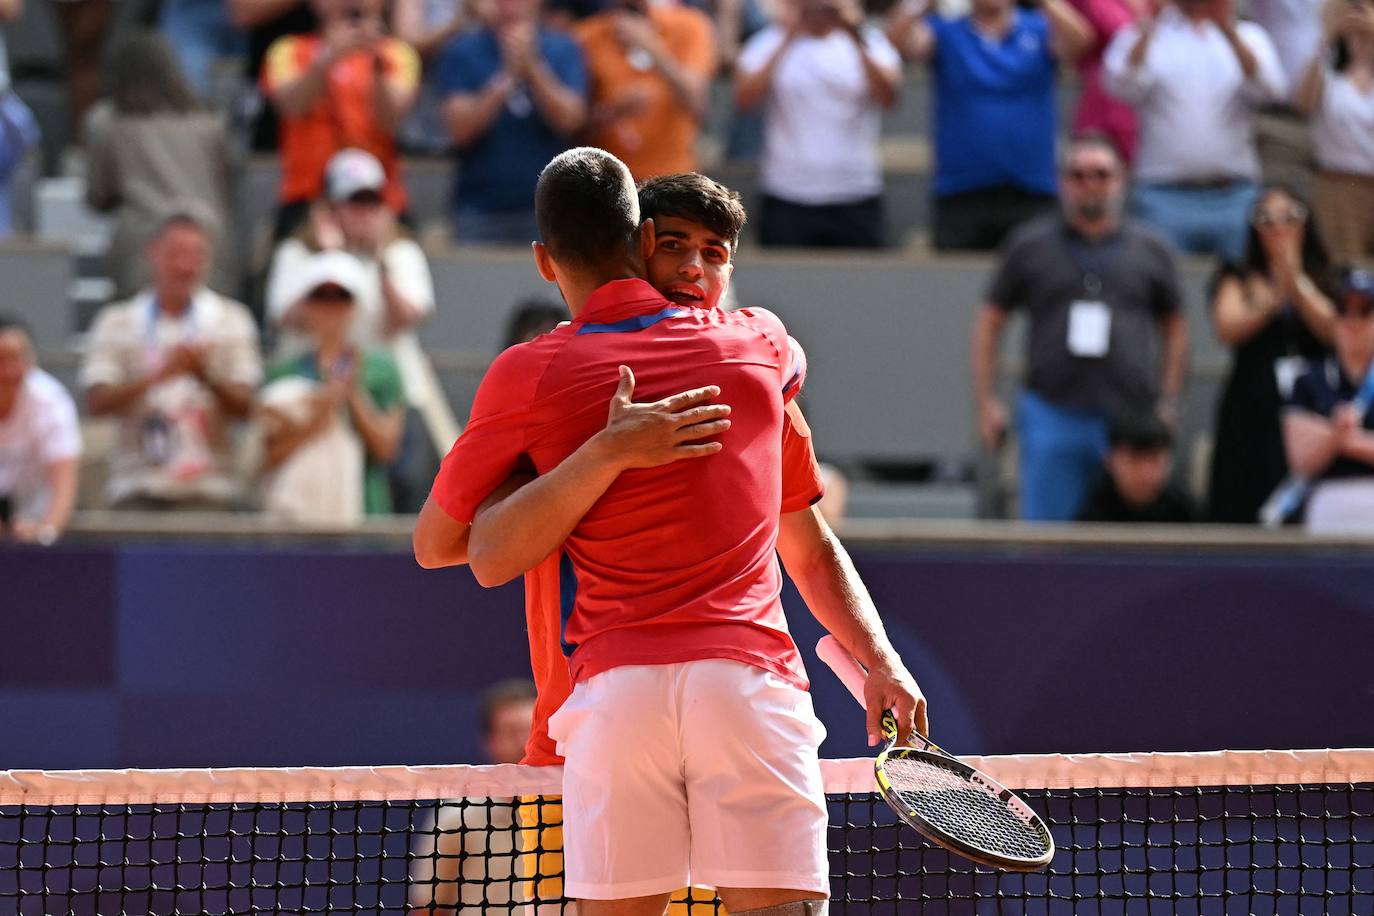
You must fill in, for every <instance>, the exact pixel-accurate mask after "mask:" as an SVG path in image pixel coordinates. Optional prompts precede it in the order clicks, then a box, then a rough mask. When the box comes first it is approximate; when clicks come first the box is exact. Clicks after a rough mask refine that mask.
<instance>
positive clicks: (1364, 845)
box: [0, 751, 1374, 916]
mask: <svg viewBox="0 0 1374 916" xmlns="http://www.w3.org/2000/svg"><path fill="white" fill-rule="evenodd" d="M973 762H974V764H975V765H976V766H979V767H980V768H982V769H986V770H987V771H988V772H989V773H990V775H992V776H993V777H994V778H996V779H998V780H999V781H1001V782H1002V783H1003V784H1005V785H1008V786H1009V787H1012V788H1015V789H1017V790H1018V791H1019V793H1020V794H1021V795H1022V797H1024V798H1025V799H1026V800H1027V801H1028V802H1029V804H1030V805H1031V807H1032V808H1034V809H1035V810H1036V811H1037V812H1039V813H1040V814H1041V816H1042V817H1044V818H1045V819H1046V821H1047V822H1048V823H1049V824H1050V825H1051V829H1052V831H1053V833H1054V837H1055V840H1056V844H1057V846H1058V852H1057V854H1056V856H1055V859H1054V861H1053V863H1052V864H1051V866H1050V868H1049V869H1048V870H1047V871H1045V872H1042V873H1035V874H1028V875H1020V874H1008V873H1001V874H999V873H994V872H991V871H989V870H987V869H983V868H980V867H976V866H973V865H971V864H970V863H968V862H966V861H965V860H962V859H960V858H958V857H956V856H953V855H951V854H949V853H946V852H944V851H943V850H940V849H937V848H935V847H932V846H930V845H929V844H928V843H926V842H925V841H924V840H922V839H921V838H920V837H919V836H918V835H917V834H916V833H914V832H913V831H911V830H910V829H908V828H906V827H904V826H899V825H898V824H897V823H896V820H895V817H894V816H893V815H892V813H891V812H890V810H889V809H888V808H887V806H886V805H885V803H884V802H883V801H882V800H881V798H880V797H879V796H878V795H877V794H876V793H875V791H874V788H875V787H874V786H873V778H872V768H871V762H869V761H866V760H856V761H825V762H823V766H824V769H825V777H826V787H827V792H828V797H829V808H830V820H831V822H830V827H829V847H830V850H831V858H830V863H831V886H832V894H833V900H832V905H831V906H832V911H834V912H837V913H888V914H898V913H901V914H908V913H917V912H920V913H937V914H938V913H958V914H982V913H999V914H1012V913H1015V914H1103V916H1105V914H1178V916H1191V914H1197V916H1230V914H1276V916H1277V914H1285V916H1286V914H1294V916H1306V914H1313V916H1316V914H1324V916H1345V914H1365V916H1374V751H1316V752H1284V753H1276V752H1240V753H1225V754H1214V755H1163V754H1160V755H1111V756H1107V757H1087V756H1084V757H1026V758H983V759H981V760H978V759H976V758H975V759H974V760H973ZM557 787H558V772H557V770H556V769H550V768H545V769H542V770H538V771H532V770H530V769H528V768H520V767H508V768H506V767H435V768H413V769H409V768H378V769H356V770H354V769H349V770H227V771H215V770H210V771H176V772H148V771H142V772H140V771H120V772H87V773H34V772H11V773H0V913H3V914H17V916H58V914H67V916H92V914H100V916H113V914H121V916H122V914H129V916H132V914H138V916H164V914H167V916H171V914H211V916H221V914H225V916H227V914H267V913H272V914H283V913H293V914H297V913H299V914H310V913H366V914H384V913H385V914H392V913H405V912H422V913H479V912H485V913H498V914H500V913H519V914H526V913H528V914H554V913H561V912H564V911H565V910H567V909H568V908H567V907H566V905H565V901H563V900H562V898H561V892H562V885H561V881H560V880H559V878H558V875H559V873H560V872H561V868H562V855H561V835H560V832H559V831H558V829H557V824H558V823H559V822H560V821H561V816H562V812H561V810H560V807H559V805H558V802H557V799H556V797H553V795H554V793H555V792H556V790H557ZM681 896H682V895H680V897H681ZM674 912H675V913H688V914H707V913H715V912H720V908H719V906H718V904H716V903H715V901H714V900H713V898H712V896H711V895H710V893H709V892H707V891H700V890H698V891H695V892H693V894H692V897H691V900H690V902H688V901H686V899H685V898H683V899H682V900H681V902H679V903H677V904H675V906H674Z"/></svg>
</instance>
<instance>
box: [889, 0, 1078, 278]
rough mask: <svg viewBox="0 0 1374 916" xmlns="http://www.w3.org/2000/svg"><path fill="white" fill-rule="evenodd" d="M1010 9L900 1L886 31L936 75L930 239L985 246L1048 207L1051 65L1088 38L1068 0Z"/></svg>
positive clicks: (1009, 1)
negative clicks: (957, 10) (957, 13)
mask: <svg viewBox="0 0 1374 916" xmlns="http://www.w3.org/2000/svg"><path fill="white" fill-rule="evenodd" d="M1039 6H1040V9H1038V10H1035V9H1029V10H1026V9H1022V10H1018V9H1017V8H1016V6H1015V4H1014V3H1013V0H973V3H972V7H971V9H970V12H969V14H968V15H967V16H962V17H960V18H958V19H946V18H944V17H942V16H940V15H939V14H938V13H935V12H933V7H934V0H907V2H905V3H903V4H901V5H900V6H899V7H898V8H897V10H896V12H895V13H894V14H893V16H892V19H891V21H890V22H889V25H888V37H889V38H890V39H891V40H892V43H893V44H894V45H896V46H897V49H898V50H899V51H901V52H902V56H904V57H906V58H907V59H908V60H917V61H921V62H927V63H929V64H930V67H931V71H932V73H933V76H934V83H935V182H934V197H935V200H934V218H933V222H934V225H933V236H934V237H933V240H932V241H933V243H934V245H935V247H936V248H937V249H940V250H949V249H973V250H984V251H986V250H991V249H993V248H996V247H997V246H998V245H1000V244H1001V242H1002V239H1003V237H1005V236H1006V234H1007V233H1008V232H1009V231H1010V230H1011V229H1012V228H1013V227H1015V226H1016V225H1018V224H1019V223H1022V222H1024V221H1025V220H1027V219H1030V218H1031V217H1034V216H1039V215H1041V214H1044V213H1049V212H1053V210H1054V207H1055V190H1056V183H1055V163H1054V137H1055V96H1054V85H1055V70H1056V68H1057V66H1058V62H1059V61H1066V62H1069V63H1072V62H1073V61H1074V60H1076V59H1077V58H1078V56H1079V55H1081V54H1082V53H1083V52H1084V51H1085V50H1087V48H1088V46H1089V44H1090V43H1091V40H1092V31H1091V27H1090V26H1089V25H1088V23H1087V21H1086V20H1085V19H1084V18H1083V17H1082V16H1081V15H1079V14H1078V12H1077V11H1075V10H1074V8H1073V7H1072V6H1070V5H1069V3H1068V0H1043V2H1042V3H1040V4H1039Z"/></svg>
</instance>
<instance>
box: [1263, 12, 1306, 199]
mask: <svg viewBox="0 0 1374 916" xmlns="http://www.w3.org/2000/svg"><path fill="white" fill-rule="evenodd" d="M1245 13H1246V18H1248V19H1250V20H1251V21H1253V22H1254V23H1256V24H1257V25H1259V26H1260V27H1261V28H1262V29H1264V31H1265V32H1267V33H1268V34H1269V38H1270V40H1271V41H1273V43H1274V50H1275V51H1276V52H1277V53H1278V56H1279V64H1280V66H1282V67H1283V75H1284V79H1285V81H1286V82H1287V84H1288V88H1289V91H1290V92H1292V91H1295V90H1296V88H1297V86H1298V84H1299V83H1300V82H1301V81H1302V77H1303V74H1304V73H1306V72H1307V66H1308V64H1310V63H1311V62H1312V60H1313V58H1314V57H1316V56H1317V54H1316V51H1317V43H1318V42H1319V41H1320V40H1321V37H1322V25H1321V23H1322V0H1246V4H1245ZM1255 146H1256V150H1257V151H1258V153H1259V159H1260V168H1261V170H1262V173H1263V176H1264V182H1265V184H1282V185H1285V186H1287V187H1290V188H1292V189H1293V190H1295V191H1297V192H1298V193H1300V194H1303V195H1305V196H1307V195H1311V193H1312V169H1313V161H1312V153H1313V149H1312V132H1311V131H1310V130H1309V129H1308V125H1307V118H1306V117H1305V116H1303V115H1302V114H1300V113H1299V112H1298V111H1295V106H1294V105H1293V104H1292V103H1291V100H1289V99H1284V100H1283V101H1282V102H1281V103H1278V104H1274V105H1269V106H1267V107H1265V108H1263V109H1261V110H1260V113H1259V116H1258V118H1257V120H1256V123H1255Z"/></svg>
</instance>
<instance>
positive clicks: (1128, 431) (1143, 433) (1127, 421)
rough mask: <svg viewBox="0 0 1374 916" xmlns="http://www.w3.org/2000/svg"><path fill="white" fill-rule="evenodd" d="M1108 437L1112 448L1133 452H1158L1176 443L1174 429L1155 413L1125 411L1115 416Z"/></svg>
mask: <svg viewBox="0 0 1374 916" xmlns="http://www.w3.org/2000/svg"><path fill="white" fill-rule="evenodd" d="M1107 438H1108V440H1109V441H1110V442H1111V445H1112V448H1125V449H1129V450H1131V451H1133V452H1157V451H1160V450H1162V449H1169V448H1173V445H1174V433H1173V430H1171V429H1170V428H1169V424H1167V423H1165V422H1164V421H1163V420H1161V419H1160V418H1159V417H1158V416H1156V415H1155V414H1153V413H1124V414H1120V415H1118V416H1116V417H1114V418H1113V419H1112V424H1111V429H1110V430H1109V432H1108V433H1107Z"/></svg>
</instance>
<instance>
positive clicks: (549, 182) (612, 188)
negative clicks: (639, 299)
mask: <svg viewBox="0 0 1374 916" xmlns="http://www.w3.org/2000/svg"><path fill="white" fill-rule="evenodd" d="M534 215H535V220H536V221H537V222H538V223H539V235H540V237H541V238H542V239H543V241H544V244H545V245H546V246H547V247H548V249H549V254H550V255H552V256H553V258H554V260H557V261H563V262H565V263H568V264H572V265H574V266H575V267H579V268H583V269H596V268H602V267H609V266H612V265H618V264H620V263H621V262H622V261H623V260H624V259H625V257H626V256H627V255H628V254H629V253H630V252H631V250H632V246H633V245H634V244H635V243H636V240H637V239H638V238H639V223H640V220H639V196H638V195H637V194H636V193H635V183H634V179H633V178H631V177H630V170H629V169H628V168H626V167H625V163H623V162H621V161H620V160H619V159H617V158H615V157H614V156H612V155H611V154H610V153H608V152H606V151H605V150H600V149H595V148H593V147H589V146H583V147H578V148H577V149H570V150H568V151H567V152H565V153H562V154H560V155H558V156H556V157H554V159H553V161H552V162H550V163H549V164H548V165H546V166H544V170H543V171H542V172H540V173H539V184H538V185H537V186H536V187H535V190H534Z"/></svg>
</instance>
